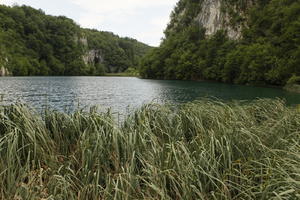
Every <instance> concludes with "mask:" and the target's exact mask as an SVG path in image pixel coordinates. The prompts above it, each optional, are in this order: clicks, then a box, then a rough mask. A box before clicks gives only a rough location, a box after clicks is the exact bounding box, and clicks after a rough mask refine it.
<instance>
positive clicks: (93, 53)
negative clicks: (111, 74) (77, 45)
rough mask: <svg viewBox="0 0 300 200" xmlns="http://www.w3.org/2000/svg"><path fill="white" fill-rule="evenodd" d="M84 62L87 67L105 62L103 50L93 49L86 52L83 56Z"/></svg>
mask: <svg viewBox="0 0 300 200" xmlns="http://www.w3.org/2000/svg"><path fill="white" fill-rule="evenodd" d="M83 61H84V63H85V64H86V65H88V64H89V65H95V64H98V63H103V62H104V57H103V54H102V52H101V50H98V49H92V50H89V51H87V52H86V54H85V55H84V56H83Z"/></svg>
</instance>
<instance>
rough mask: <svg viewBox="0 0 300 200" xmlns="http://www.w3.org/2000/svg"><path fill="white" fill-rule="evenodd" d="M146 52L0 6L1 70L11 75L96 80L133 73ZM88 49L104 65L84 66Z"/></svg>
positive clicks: (106, 35)
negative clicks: (89, 77)
mask: <svg viewBox="0 0 300 200" xmlns="http://www.w3.org/2000/svg"><path fill="white" fill-rule="evenodd" d="M149 48H150V47H149V46H147V45H145V44H142V43H140V42H138V41H136V40H134V39H130V38H120V37H118V36H117V35H114V34H113V33H110V32H100V31H96V30H89V29H82V28H80V26H79V25H77V24H76V23H75V22H74V21H72V20H71V19H68V18H66V17H64V16H59V17H55V16H49V15H46V14H45V13H44V12H43V11H42V10H36V9H33V8H31V7H28V6H14V7H7V6H3V5H0V67H1V66H5V67H6V68H8V70H9V71H10V72H11V73H12V74H13V75H21V76H23V75H100V74H103V73H105V72H106V71H107V72H111V71H114V72H122V71H125V70H126V69H128V68H129V67H136V66H137V64H138V62H139V59H140V58H141V57H142V56H143V55H144V54H145V53H146V52H147V51H148V50H149ZM92 49H96V50H97V51H99V52H101V56H102V57H103V61H101V62H100V61H98V62H94V63H85V62H84V59H83V57H84V56H85V55H86V54H87V52H89V51H90V50H92Z"/></svg>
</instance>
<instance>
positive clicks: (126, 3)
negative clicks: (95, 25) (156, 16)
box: [72, 0, 177, 13]
mask: <svg viewBox="0 0 300 200" xmlns="http://www.w3.org/2000/svg"><path fill="white" fill-rule="evenodd" d="M176 1H177V0H73V1H72V2H74V3H75V4H77V5H78V6H80V7H82V8H84V9H86V10H88V11H93V12H101V13H107V12H116V11H117V12H128V11H130V10H134V9H137V8H147V7H151V6H166V5H172V4H174V2H176Z"/></svg>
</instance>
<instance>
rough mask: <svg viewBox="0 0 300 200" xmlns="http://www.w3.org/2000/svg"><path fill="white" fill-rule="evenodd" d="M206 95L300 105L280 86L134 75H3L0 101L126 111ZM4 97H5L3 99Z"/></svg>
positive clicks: (63, 108)
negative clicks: (254, 85) (174, 79)
mask: <svg viewBox="0 0 300 200" xmlns="http://www.w3.org/2000/svg"><path fill="white" fill-rule="evenodd" d="M203 97H216V98H219V99H222V100H251V99H255V98H276V97H279V98H284V99H286V101H287V102H288V104H300V94H295V93H290V92H286V91H284V90H281V89H279V88H264V87H252V86H241V85H231V84H223V83H214V82H195V81H163V80H144V79H139V78H133V77H0V101H1V102H0V103H1V104H5V105H7V104H11V103H15V102H23V103H27V104H29V105H30V106H32V107H34V108H36V109H41V108H45V107H46V106H48V107H50V108H51V109H55V110H59V111H73V110H74V109H77V108H79V107H80V108H88V107H90V106H93V105H98V106H99V107H100V109H101V108H102V109H106V108H109V107H110V108H112V110H113V111H116V112H120V113H126V112H128V111H131V110H133V109H136V108H139V107H140V106H141V105H143V104H145V103H151V102H156V103H171V104H174V103H184V102H190V101H193V100H197V99H199V98H203ZM1 99H2V100H1Z"/></svg>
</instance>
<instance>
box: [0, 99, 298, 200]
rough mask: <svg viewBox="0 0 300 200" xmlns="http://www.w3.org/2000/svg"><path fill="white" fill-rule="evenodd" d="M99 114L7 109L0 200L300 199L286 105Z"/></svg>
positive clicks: (0, 139) (0, 119) (199, 105)
mask: <svg viewBox="0 0 300 200" xmlns="http://www.w3.org/2000/svg"><path fill="white" fill-rule="evenodd" d="M96 111H97V110H96V109H91V110H90V111H89V112H83V111H77V112H75V113H73V114H66V113H58V112H54V111H45V112H44V114H43V115H41V114H37V113H34V112H33V111H32V110H31V109H28V108H27V107H26V106H23V105H14V106H9V107H0V199H69V200H81V199H82V200H85V199H149V200H152V199H153V200H154V199H155V200H157V199H167V200H171V199H186V200H194V199H203V200H204V199H205V200H206V199H222V200H227V199H228V200H230V199H262V200H268V199H299V195H300V193H299V189H300V182H299V179H300V169H299V166H300V156H299V155H300V135H299V134H300V123H299V122H300V112H299V110H297V109H296V108H292V107H287V106H286V105H285V104H284V102H282V101H280V100H256V101H254V102H248V103H245V102H242V103H239V102H234V103H223V102H217V101H210V100H201V101H198V102H194V103H188V104H185V105H181V106H179V107H176V108H174V107H172V106H166V105H145V106H143V107H142V108H141V109H139V110H137V111H136V112H134V113H133V114H131V115H130V116H127V117H125V119H124V121H123V122H122V123H121V124H117V123H116V121H115V120H114V118H113V116H112V114H111V113H110V112H109V111H108V112H96Z"/></svg>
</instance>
